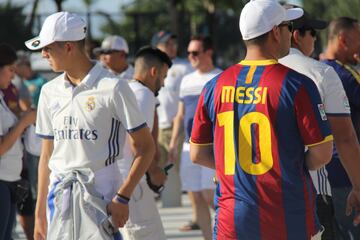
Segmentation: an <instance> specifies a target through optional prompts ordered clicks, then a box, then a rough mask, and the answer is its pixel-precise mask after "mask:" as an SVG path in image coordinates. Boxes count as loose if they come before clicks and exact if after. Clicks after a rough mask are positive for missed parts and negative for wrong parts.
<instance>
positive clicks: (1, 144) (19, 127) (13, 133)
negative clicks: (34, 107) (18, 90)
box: [0, 111, 36, 156]
mask: <svg viewBox="0 0 360 240" xmlns="http://www.w3.org/2000/svg"><path fill="white" fill-rule="evenodd" d="M35 119H36V111H30V112H27V113H26V114H25V115H24V116H23V117H22V118H21V119H20V120H19V122H18V123H17V124H16V125H15V126H14V127H13V128H11V130H10V131H9V132H8V133H7V134H6V135H4V136H3V137H1V138H0V156H2V155H4V154H5V153H6V152H7V151H8V150H9V149H10V148H11V147H12V146H13V144H14V143H15V142H16V140H17V139H18V138H19V137H20V136H21V135H22V134H23V132H24V130H25V129H26V128H27V127H28V126H29V125H30V124H32V123H34V122H35Z"/></svg>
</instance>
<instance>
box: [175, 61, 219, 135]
mask: <svg viewBox="0 0 360 240" xmlns="http://www.w3.org/2000/svg"><path fill="white" fill-rule="evenodd" d="M221 72H222V70H221V69H219V68H214V69H213V70H211V71H210V72H207V73H200V72H199V71H195V72H192V73H189V74H188V75H186V76H185V77H184V78H183V80H182V81H181V86H180V101H182V102H183V103H184V109H185V113H184V129H185V142H188V141H189V139H190V135H191V129H192V125H193V124H192V123H193V118H194V115H195V112H196V107H197V103H198V100H199V97H200V94H201V91H202V89H203V88H204V86H205V84H206V83H207V82H208V81H210V80H211V79H212V78H214V77H215V76H216V75H218V74H219V73H221Z"/></svg>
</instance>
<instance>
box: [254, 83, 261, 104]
mask: <svg viewBox="0 0 360 240" xmlns="http://www.w3.org/2000/svg"><path fill="white" fill-rule="evenodd" d="M261 90H262V87H258V88H256V89H255V91H254V94H255V100H254V102H253V103H254V104H258V103H259V102H260V101H261V95H260V92H261Z"/></svg>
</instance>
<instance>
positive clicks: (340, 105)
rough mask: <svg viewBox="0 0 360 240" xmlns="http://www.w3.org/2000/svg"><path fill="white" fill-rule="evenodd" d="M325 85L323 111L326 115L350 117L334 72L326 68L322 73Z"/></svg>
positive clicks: (343, 92) (348, 108)
mask: <svg viewBox="0 0 360 240" xmlns="http://www.w3.org/2000/svg"><path fill="white" fill-rule="evenodd" d="M323 79H324V81H323V82H324V84H325V91H324V93H325V98H324V105H325V111H326V114H328V115H335V116H336V115H340V116H341V115H350V105H349V100H348V98H347V96H346V94H345V90H344V87H343V85H342V83H341V80H340V78H339V76H338V75H337V73H336V72H335V70H334V69H333V68H332V67H327V69H326V71H325V72H324V76H323Z"/></svg>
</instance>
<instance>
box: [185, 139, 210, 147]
mask: <svg viewBox="0 0 360 240" xmlns="http://www.w3.org/2000/svg"><path fill="white" fill-rule="evenodd" d="M189 142H190V143H191V144H194V145H197V146H210V145H213V144H214V143H212V142H211V143H196V142H193V141H192V139H191V138H190V140H189Z"/></svg>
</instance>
